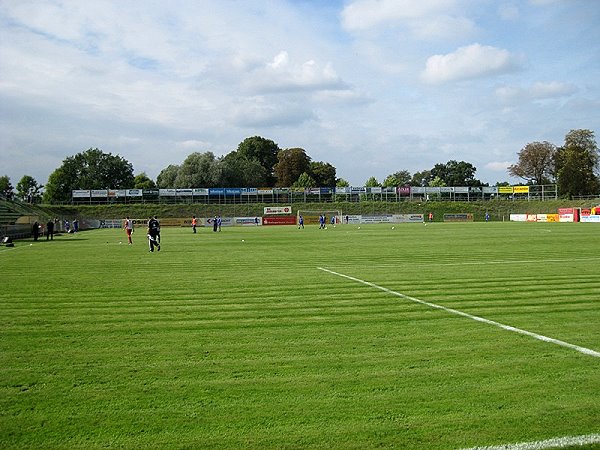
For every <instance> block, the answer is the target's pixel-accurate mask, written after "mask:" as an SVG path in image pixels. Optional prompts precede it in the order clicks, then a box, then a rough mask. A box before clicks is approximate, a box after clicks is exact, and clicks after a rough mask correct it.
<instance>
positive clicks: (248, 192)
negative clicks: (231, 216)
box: [242, 188, 258, 195]
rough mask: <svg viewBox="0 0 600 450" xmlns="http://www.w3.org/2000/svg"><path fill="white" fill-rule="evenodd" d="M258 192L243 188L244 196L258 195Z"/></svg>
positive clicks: (253, 189)
mask: <svg viewBox="0 0 600 450" xmlns="http://www.w3.org/2000/svg"><path fill="white" fill-rule="evenodd" d="M257 192H258V189H257V188H243V189H242V195H256V193H257Z"/></svg>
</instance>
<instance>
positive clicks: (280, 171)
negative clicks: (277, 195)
mask: <svg viewBox="0 0 600 450" xmlns="http://www.w3.org/2000/svg"><path fill="white" fill-rule="evenodd" d="M310 167H311V163H310V156H308V155H307V154H306V151H305V150H304V149H302V148H288V149H285V150H281V151H280V152H279V153H278V154H277V164H275V167H274V168H273V171H274V173H275V178H276V179H277V183H276V186H280V187H289V186H291V185H292V184H294V182H296V180H298V178H299V177H300V175H302V174H303V173H305V172H306V173H308V172H309V171H310ZM313 178H314V176H313ZM315 181H317V180H316V179H315Z"/></svg>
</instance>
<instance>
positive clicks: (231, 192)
mask: <svg viewBox="0 0 600 450" xmlns="http://www.w3.org/2000/svg"><path fill="white" fill-rule="evenodd" d="M225 195H229V196H236V195H242V190H241V189H240V188H225Z"/></svg>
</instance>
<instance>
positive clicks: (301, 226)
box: [298, 216, 304, 229]
mask: <svg viewBox="0 0 600 450" xmlns="http://www.w3.org/2000/svg"><path fill="white" fill-rule="evenodd" d="M300 228H304V217H302V216H299V217H298V229H300Z"/></svg>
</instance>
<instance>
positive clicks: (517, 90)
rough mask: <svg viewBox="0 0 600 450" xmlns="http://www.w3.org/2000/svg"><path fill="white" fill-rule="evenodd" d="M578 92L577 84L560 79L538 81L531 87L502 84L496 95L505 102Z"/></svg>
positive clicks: (557, 96) (551, 97) (555, 96)
mask: <svg viewBox="0 0 600 450" xmlns="http://www.w3.org/2000/svg"><path fill="white" fill-rule="evenodd" d="M576 92H577V86H575V85H574V84H571V83H562V82H559V81H549V82H536V83H533V84H532V85H531V86H529V87H519V86H502V87H499V88H497V89H496V97H497V98H498V99H499V100H500V101H502V102H503V103H509V104H512V103H522V102H525V101H530V100H545V99H553V98H561V97H568V96H570V95H572V94H574V93H576Z"/></svg>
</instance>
